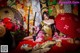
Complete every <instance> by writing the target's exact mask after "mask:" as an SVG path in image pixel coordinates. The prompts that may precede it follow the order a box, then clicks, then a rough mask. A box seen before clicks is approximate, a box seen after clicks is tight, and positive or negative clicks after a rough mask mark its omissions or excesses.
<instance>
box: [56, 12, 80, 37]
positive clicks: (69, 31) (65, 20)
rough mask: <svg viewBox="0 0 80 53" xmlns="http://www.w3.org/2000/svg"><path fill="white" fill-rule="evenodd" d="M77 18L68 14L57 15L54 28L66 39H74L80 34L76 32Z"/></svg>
mask: <svg viewBox="0 0 80 53" xmlns="http://www.w3.org/2000/svg"><path fill="white" fill-rule="evenodd" d="M78 22H79V20H78V18H77V17H76V16H75V15H73V14H70V13H64V14H59V15H58V16H57V17H56V19H55V23H56V28H57V29H58V30H59V31H60V32H62V33H64V34H66V35H67V36H68V37H71V38H76V37H78V35H79V34H80V33H78V32H77V28H78V27H77V25H79V24H78Z"/></svg>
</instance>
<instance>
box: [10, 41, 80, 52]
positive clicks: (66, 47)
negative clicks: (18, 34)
mask: <svg viewBox="0 0 80 53" xmlns="http://www.w3.org/2000/svg"><path fill="white" fill-rule="evenodd" d="M37 43H40V44H42V43H43V42H33V41H31V40H27V41H22V42H20V43H19V45H18V46H17V48H16V49H15V50H14V51H12V52H11V53H24V51H23V50H21V49H20V47H21V46H22V45H23V44H29V45H30V46H32V47H33V46H35V45H36V44H37ZM78 47H80V44H78V45H76V44H71V43H68V42H67V41H66V40H62V46H61V47H58V46H56V45H54V46H53V47H52V48H51V49H50V50H49V51H48V52H47V53H66V52H68V53H69V52H74V51H76V49H77V48H78Z"/></svg>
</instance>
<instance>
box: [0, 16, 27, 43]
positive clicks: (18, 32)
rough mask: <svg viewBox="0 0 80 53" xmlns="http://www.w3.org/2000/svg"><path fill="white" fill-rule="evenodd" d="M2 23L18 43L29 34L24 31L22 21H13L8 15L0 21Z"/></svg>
mask: <svg viewBox="0 0 80 53" xmlns="http://www.w3.org/2000/svg"><path fill="white" fill-rule="evenodd" d="M0 23H1V25H3V26H4V27H5V28H6V31H7V30H8V31H10V33H11V35H12V37H13V39H14V41H15V43H16V44H18V43H19V42H20V41H21V40H22V39H23V38H24V37H25V36H27V33H26V31H24V29H23V26H22V25H21V24H20V21H18V23H17V21H15V22H12V20H11V19H10V18H8V17H5V18H4V19H2V20H1V21H0Z"/></svg>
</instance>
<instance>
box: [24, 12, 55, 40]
mask: <svg viewBox="0 0 80 53" xmlns="http://www.w3.org/2000/svg"><path fill="white" fill-rule="evenodd" d="M42 19H43V21H42V22H41V23H40V25H39V27H37V29H38V28H39V29H38V30H37V32H36V33H35V35H33V36H28V37H25V38H24V40H29V39H33V40H35V41H36V40H39V39H40V40H39V41H42V40H47V39H49V38H52V35H53V34H54V31H55V26H54V20H53V19H49V15H48V13H47V12H43V15H42ZM35 30H36V29H35Z"/></svg>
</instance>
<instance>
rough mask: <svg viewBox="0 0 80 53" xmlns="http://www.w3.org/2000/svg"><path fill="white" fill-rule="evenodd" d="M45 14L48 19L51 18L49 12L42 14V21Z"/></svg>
mask: <svg viewBox="0 0 80 53" xmlns="http://www.w3.org/2000/svg"><path fill="white" fill-rule="evenodd" d="M44 14H45V15H46V16H47V17H49V14H48V12H43V14H42V20H44Z"/></svg>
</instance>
